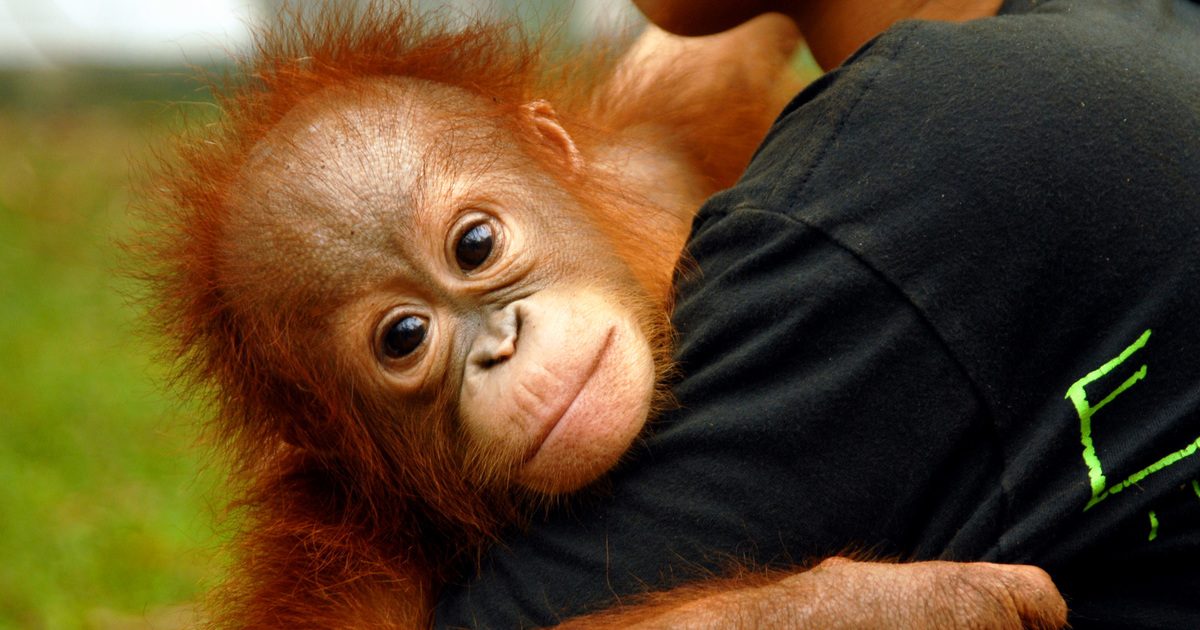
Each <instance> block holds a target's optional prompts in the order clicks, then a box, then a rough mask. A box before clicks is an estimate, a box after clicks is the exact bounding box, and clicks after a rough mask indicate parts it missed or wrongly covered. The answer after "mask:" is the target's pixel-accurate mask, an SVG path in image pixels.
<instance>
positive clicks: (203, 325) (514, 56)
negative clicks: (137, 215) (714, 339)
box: [144, 5, 774, 628]
mask: <svg viewBox="0 0 1200 630" xmlns="http://www.w3.org/2000/svg"><path fill="white" fill-rule="evenodd" d="M257 41H258V43H257V46H256V49H255V54H254V56H253V57H252V58H251V59H250V60H248V61H245V62H244V63H243V65H242V66H241V68H240V70H241V72H240V78H236V79H232V80H225V81H216V82H214V83H215V88H216V90H215V92H216V98H217V103H218V105H219V108H220V111H221V114H222V115H221V120H220V121H219V123H217V124H215V125H211V126H209V127H208V128H205V129H195V130H192V131H188V132H185V133H183V134H181V135H180V137H179V138H178V139H177V142H176V144H175V151H174V154H173V155H170V156H168V157H167V159H165V160H163V162H162V164H161V165H159V166H157V167H155V168H154V170H153V171H152V172H151V175H150V181H149V182H148V184H147V190H149V191H152V196H153V197H155V199H154V200H153V201H151V203H150V204H149V208H150V210H148V214H149V217H148V218H149V220H150V222H151V223H152V224H153V225H156V226H157V227H156V228H155V231H154V232H153V233H151V234H148V235H146V238H145V240H144V243H145V244H146V246H147V252H148V254H147V260H148V263H147V264H148V265H149V266H150V271H149V272H148V276H149V281H150V292H151V293H152V295H153V296H154V299H155V301H156V302H155V308H154V311H153V312H152V314H151V316H152V317H153V318H155V321H156V322H157V324H158V325H159V326H160V327H161V329H162V332H163V333H164V336H165V337H166V338H167V339H169V340H171V343H172V345H171V349H170V354H171V358H172V360H173V361H174V362H175V363H176V365H177V366H178V374H179V378H180V379H182V380H183V381H184V382H186V383H190V384H191V385H192V387H194V388H196V389H197V390H199V391H200V392H202V394H204V395H205V396H207V398H208V400H209V401H210V402H211V404H212V407H213V411H214V420H213V422H212V425H211V427H212V432H213V434H214V436H215V437H216V439H217V442H218V448H219V449H221V450H222V452H225V453H227V454H228V456H229V458H230V464H231V483H232V485H233V489H234V495H235V497H236V500H235V505H236V506H238V507H240V508H241V509H242V510H243V514H244V519H243V523H244V524H243V525H242V531H241V533H240V534H239V535H238V536H237V537H236V539H235V541H234V544H235V546H236V549H235V554H236V557H237V559H238V560H237V565H236V566H235V568H234V570H233V571H232V572H231V575H230V577H229V580H228V582H227V584H226V585H225V586H224V587H222V588H221V589H219V590H218V591H217V593H216V594H215V600H214V603H213V608H214V611H215V612H214V613H213V614H214V616H213V618H212V620H211V623H212V624H213V625H216V626H220V627H239V628H259V627H261V628H280V627H283V628H300V627H311V628H331V627H338V628H358V627H362V628H367V627H419V626H423V625H426V624H427V614H428V610H429V606H430V603H431V601H432V597H434V595H435V593H436V587H437V585H438V584H439V583H440V582H442V581H443V580H444V579H446V578H447V577H448V576H449V575H451V574H453V573H454V572H455V571H458V570H461V569H463V568H464V567H468V566H470V564H471V563H472V562H473V561H474V560H475V559H476V557H477V555H478V554H479V553H480V552H481V550H482V549H483V548H485V547H486V546H487V545H488V544H490V543H492V542H493V541H494V540H495V538H496V536H497V535H498V534H499V532H500V531H501V529H502V527H504V526H505V525H506V524H510V523H513V522H515V521H518V520H519V518H520V514H521V513H522V511H523V508H522V507H521V505H522V504H523V503H524V501H523V499H522V498H521V497H514V496H511V493H497V492H495V491H494V489H492V488H488V487H486V486H485V485H481V484H480V483H478V482H477V481H476V480H473V479H472V478H471V476H470V475H465V474H462V467H463V466H464V465H466V463H465V462H464V461H463V455H462V453H461V452H459V450H458V449H457V448H456V447H455V445H456V444H457V443H459V442H461V439H459V437H458V436H457V435H456V431H457V430H458V429H457V427H455V426H454V424H453V423H452V422H450V418H451V417H452V415H453V408H454V405H453V401H452V400H450V399H449V398H448V397H447V396H448V394H447V393H446V392H442V396H441V397H440V398H439V399H438V400H436V401H433V402H432V403H431V404H429V405H427V406H425V407H424V408H423V409H422V410H419V411H418V410H412V409H406V408H403V407H402V406H398V405H397V404H396V401H394V400H390V399H388V398H387V397H386V396H383V395H379V394H373V393H371V392H369V391H364V390H362V389H361V388H359V387H357V386H356V383H355V382H354V379H353V378H351V377H350V376H349V374H350V370H349V369H344V368H339V367H338V365H337V363H336V360H335V359H333V358H332V357H333V353H332V351H331V350H330V349H329V347H328V343H327V338H326V337H325V336H324V335H323V334H322V330H323V325H322V322H323V319H324V318H325V317H326V315H327V314H328V312H329V311H328V308H329V306H328V305H329V301H328V299H327V298H328V296H323V297H322V296H316V295H314V294H312V292H311V291H309V290H307V289H306V288H305V287H288V286H286V283H284V285H285V286H284V287H283V288H281V289H279V290H278V291H275V292H273V293H272V294H271V296H270V297H267V296H266V295H265V294H266V292H265V291H255V290H254V288H255V287H265V286H268V285H272V284H279V283H278V282H276V281H277V280H278V278H271V277H262V276H261V275H259V276H254V275H246V273H247V272H245V270H244V269H242V268H241V267H240V266H239V265H238V264H237V263H238V260H237V258H238V254H237V252H236V251H231V248H230V243H229V240H230V238H229V235H228V233H227V232H228V229H229V227H228V216H229V213H230V212H231V211H232V210H231V208H233V207H235V205H236V200H234V199H232V197H231V195H232V194H233V192H232V191H234V190H235V188H236V185H237V182H238V180H239V177H242V176H243V174H244V171H245V169H246V164H247V160H248V156H249V155H250V154H251V152H252V151H253V149H254V148H255V147H257V146H259V145H260V143H262V142H263V141H264V139H265V138H266V137H267V136H268V134H269V133H270V131H271V130H272V129H273V128H275V126H276V125H277V124H278V123H279V122H280V120H281V119H282V118H283V117H284V116H285V115H287V114H288V112H290V111H292V110H293V109H294V108H296V107H297V106H298V105H299V104H301V103H303V102H305V101H308V100H309V99H311V98H312V97H314V95H317V94H319V93H322V92H323V91H326V90H329V89H331V88H347V89H353V88H354V86H355V85H357V84H359V83H360V82H362V81H364V80H366V79H371V78H374V77H394V76H401V77H411V78H416V79H423V80H427V81H433V82H438V83H443V84H447V85H451V86H457V87H459V88H462V89H465V90H468V91H469V92H472V93H475V94H479V95H482V96H485V97H488V98H490V99H491V100H492V102H493V103H495V112H496V115H497V116H499V117H501V118H503V117H506V116H507V117H512V116H513V115H515V112H516V111H517V108H518V107H519V106H520V105H521V104H523V103H527V102H529V101H532V100H535V99H541V98H544V99H547V100H550V101H552V102H553V103H554V104H555V106H556V107H557V108H558V109H559V111H560V113H561V115H562V120H563V125H564V127H565V128H566V129H567V130H568V131H569V132H570V133H571V135H572V136H573V137H574V138H575V139H576V141H577V143H578V144H579V145H580V149H581V151H583V152H584V153H585V154H586V153H587V152H589V151H592V150H593V149H594V148H595V147H597V146H599V145H600V144H602V143H603V142H604V141H605V138H606V137H607V136H609V135H611V134H612V133H614V132H617V131H621V130H622V129H626V128H629V127H633V126H636V125H638V124H641V123H644V121H645V120H646V119H648V118H651V117H658V118H657V119H656V123H657V124H658V127H659V129H660V130H659V131H655V132H654V134H655V135H653V138H652V141H654V142H661V143H672V142H678V143H679V145H680V147H681V150H684V151H685V152H686V155H687V159H688V160H690V161H691V162H692V163H693V164H694V165H695V167H696V168H697V169H699V170H700V172H702V173H704V174H705V175H706V179H705V181H704V182H703V183H702V190H700V191H697V194H698V195H707V194H709V193H711V192H714V191H715V190H717V189H719V188H722V187H725V186H728V185H729V184H731V183H732V182H733V180H734V178H735V177H736V176H737V174H738V173H740V171H741V170H742V168H743V167H744V166H745V164H746V163H747V162H748V160H749V157H750V154H751V152H752V150H753V148H754V146H755V145H756V143H757V141H758V139H759V138H761V136H762V135H763V133H764V132H765V130H766V127H767V125H768V124H769V122H770V119H771V117H772V115H773V113H774V112H773V111H771V108H770V107H764V106H763V104H762V103H755V102H750V101H749V100H747V99H743V100H738V99H737V98H735V97H736V96H737V95H736V94H731V95H730V99H729V102H727V103H722V105H721V107H722V108H723V110H724V112H725V114H728V115H724V114H723V117H714V116H711V115H703V114H701V113H700V112H701V110H705V109H708V108H710V107H711V106H712V105H711V103H704V102H697V103H691V104H686V105H679V104H678V103H677V102H676V101H677V99H678V93H679V92H680V90H683V89H684V86H685V85H687V84H688V83H689V82H690V81H692V80H693V79H694V78H695V77H688V76H686V75H685V74H679V75H677V76H673V77H672V76H669V75H663V76H662V77H661V80H660V81H658V82H656V83H655V84H654V85H641V86H637V87H635V88H630V89H625V90H618V89H613V88H612V85H613V84H612V83H611V82H609V81H610V79H609V75H608V74H607V73H606V68H609V67H610V64H611V59H612V58H613V56H612V55H611V54H608V53H607V52H605V51H603V50H601V51H600V52H598V53H597V52H592V53H589V54H585V55H581V56H579V57H578V58H573V59H566V60H562V61H561V62H555V63H548V62H546V59H547V58H549V57H550V53H549V51H550V48H549V45H548V44H547V43H546V42H537V43H530V41H529V40H528V38H526V37H525V36H524V34H523V33H521V31H520V29H519V28H517V27H515V26H512V25H502V24H483V23H481V24H474V25H470V26H467V27H466V28H462V29H452V28H449V27H448V26H446V25H445V24H441V23H439V22H438V20H437V19H435V18H430V17H429V16H423V17H418V16H416V15H414V14H413V13H411V12H409V11H408V10H405V9H403V8H400V9H383V8H381V6H380V5H371V6H370V8H368V10H367V11H366V12H365V13H363V14H359V15H351V14H348V13H344V12H338V11H336V10H330V9H327V10H325V11H324V12H323V13H321V14H320V15H318V16H317V17H315V18H303V17H300V16H299V14H296V15H294V16H292V17H291V19H290V20H289V21H288V22H287V24H286V25H285V26H280V27H277V28H275V29H271V30H265V31H263V32H261V33H260V34H259V38H258V40H257ZM580 76H584V77H590V79H588V80H583V81H581V80H579V79H578V77H580ZM672 95H675V96H674V98H672ZM697 138H702V139H703V141H702V142H697V140H696V139H697ZM526 150H528V151H530V153H531V155H533V156H534V157H535V158H537V159H539V160H542V161H543V162H544V161H546V160H549V159H550V157H548V156H545V155H541V154H540V153H539V150H538V149H537V148H536V147H533V146H530V147H526ZM548 170H550V171H551V172H552V173H554V174H555V176H556V177H558V178H559V181H560V183H561V185H562V186H563V187H564V188H565V189H567V190H570V191H571V192H572V194H574V195H576V196H578V197H579V198H581V199H583V200H584V205H585V206H586V207H589V208H593V209H595V212H596V213H597V216H596V217H595V218H596V221H597V223H598V224H599V225H600V226H601V227H602V229H603V230H604V231H605V234H606V235H607V236H608V238H609V239H610V240H611V241H612V246H613V247H615V248H616V250H617V251H618V252H620V253H621V255H622V257H623V258H624V259H625V260H628V261H630V264H631V266H632V268H633V273H634V275H635V276H636V277H637V280H638V281H639V283H640V285H641V286H642V287H643V288H644V289H645V290H646V291H647V292H649V293H650V294H652V295H654V296H657V302H658V305H659V307H658V308H657V309H656V310H655V311H654V312H648V313H645V314H644V319H645V320H646V322H645V324H646V326H647V328H649V329H650V330H652V331H655V332H654V333H653V334H652V336H653V337H654V338H656V339H658V342H657V346H658V347H657V348H656V352H657V354H658V355H659V357H658V358H659V362H660V363H662V364H664V365H665V363H666V358H667V356H668V354H669V343H668V339H669V335H668V326H667V320H666V312H667V306H666V305H667V303H668V302H669V292H670V278H671V272H672V269H673V268H674V266H675V263H676V259H677V257H678V254H679V252H678V247H677V246H672V247H663V248H661V250H658V251H649V252H648V251H647V250H646V243H647V242H670V236H669V235H667V234H660V233H655V232H650V233H647V232H646V230H641V231H634V230H631V229H630V226H631V225H643V224H644V223H645V222H644V221H643V222H639V221H638V216H639V214H645V213H646V212H667V211H672V210H671V209H664V208H655V207H654V206H653V204H650V203H649V202H648V201H647V200H646V199H644V198H642V197H640V196H638V195H636V194H632V193H630V192H628V191H627V190H625V189H624V188H623V187H622V186H621V182H620V181H619V179H618V178H614V177H612V176H605V175H603V174H598V173H595V172H585V173H583V174H582V175H580V174H565V173H559V172H558V171H556V170H554V169H548ZM560 170H561V169H560ZM241 288H246V290H235V289H241ZM280 291H282V293H280ZM281 305H286V308H284V307H282V306H281ZM414 414H419V417H414ZM385 420H386V421H385Z"/></svg>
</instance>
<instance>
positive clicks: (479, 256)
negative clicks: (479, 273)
mask: <svg viewBox="0 0 1200 630" xmlns="http://www.w3.org/2000/svg"><path fill="white" fill-rule="evenodd" d="M492 245H493V236H492V226H490V225H488V224H487V223H478V224H476V225H475V226H473V227H472V228H471V229H469V230H467V231H466V232H464V233H463V235H462V236H461V237H460V238H459V239H458V245H456V246H455V248H454V257H455V259H456V260H457V261H458V266H459V268H460V269H462V270H463V271H473V270H475V269H477V268H478V267H479V266H480V265H482V264H483V263H485V262H487V259H488V256H491V255H492Z"/></svg>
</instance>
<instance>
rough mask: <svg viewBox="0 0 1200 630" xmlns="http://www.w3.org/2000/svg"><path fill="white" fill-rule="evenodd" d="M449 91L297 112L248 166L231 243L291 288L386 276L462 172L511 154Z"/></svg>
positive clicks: (386, 87) (374, 87)
mask: <svg viewBox="0 0 1200 630" xmlns="http://www.w3.org/2000/svg"><path fill="white" fill-rule="evenodd" d="M456 90H457V89H456V88H451V87H447V86H438V85H435V84H430V83H427V82H421V81H416V80H405V81H396V80H393V81H387V82H383V81H380V82H375V83H366V84H363V85H359V86H355V87H353V88H337V89H331V90H327V91H326V92H323V93H321V94H319V95H317V96H316V97H314V98H312V99H309V100H308V101H306V102H304V103H302V104H301V105H300V106H298V107H297V108H296V109H295V110H293V111H292V112H291V113H289V114H288V115H287V116H286V117H285V118H284V119H283V120H282V121H281V122H280V123H279V124H278V125H277V127H276V128H275V129H274V130H272V132H271V133H270V134H268V136H267V137H266V138H265V139H264V140H263V141H262V142H260V143H259V145H258V146H256V147H255V149H254V150H253V151H252V153H251V155H250V156H249V158H248V160H247V163H246V167H245V168H244V169H243V179H242V183H241V185H240V186H239V187H238V189H239V194H238V195H237V201H236V202H235V204H234V205H235V206H236V207H235V212H234V213H233V216H231V217H230V234H231V236H232V237H233V238H235V239H237V240H239V241H241V245H242V246H243V247H245V248H246V249H248V250H249V251H250V252H251V256H252V258H254V259H258V260H257V262H258V264H261V265H264V266H270V267H275V268H290V269H293V270H296V272H297V273H303V274H305V275H306V277H305V278H297V279H295V281H299V282H304V283H319V284H327V285H328V284H338V283H339V278H347V277H352V278H356V279H358V281H359V282H361V283H370V282H372V281H373V280H374V278H373V276H379V277H385V276H387V275H394V274H395V272H396V271H397V269H395V268H394V266H395V265H400V264H404V263H403V261H405V260H413V259H414V258H416V257H414V256H413V255H412V253H411V249H412V248H413V247H415V246H417V242H416V241H418V240H419V239H420V238H422V234H421V233H420V231H419V230H417V229H416V227H417V226H420V225H425V224H428V223H430V222H431V217H430V216H428V215H430V214H431V213H433V212H434V210H433V209H436V208H439V207H443V206H445V205H446V203H447V199H450V198H453V197H454V196H455V195H456V194H457V192H458V190H457V189H458V187H460V186H461V185H462V184H463V173H464V171H465V172H472V170H474V171H475V172H484V171H487V170H489V168H490V167H492V166H494V165H495V158H494V157H493V156H494V155H495V152H496V149H495V147H497V146H501V145H504V146H511V142H508V143H502V142H499V140H500V138H499V137H498V134H501V133H503V129H502V128H500V127H499V126H498V125H496V124H494V123H492V122H491V120H492V118H491V117H490V116H486V115H480V113H478V112H475V115H474V116H472V115H470V114H471V113H472V112H471V111H470V110H472V109H475V108H474V107H473V106H472V101H473V100H474V99H478V98H479V97H477V96H470V97H465V96H464V95H465V94H466V93H465V92H464V93H463V94H459V95H456V94H453V93H451V92H452V91H456ZM457 91H461V90H457ZM454 97H457V101H456V100H455V98H454ZM472 162H474V164H472ZM239 249H240V247H239ZM372 271H375V272H376V273H372ZM409 271H410V272H411V270H409ZM339 286H340V285H339Z"/></svg>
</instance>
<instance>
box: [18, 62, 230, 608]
mask: <svg viewBox="0 0 1200 630" xmlns="http://www.w3.org/2000/svg"><path fill="white" fill-rule="evenodd" d="M0 99H3V100H2V101H0V630H2V629H7V628H118V627H120V628H137V627H140V628H147V627H151V624H152V625H153V627H158V628H162V627H169V626H171V625H172V624H175V623H177V620H176V619H174V618H173V617H172V616H171V615H164V613H163V612H162V611H164V610H166V611H171V610H175V609H176V608H177V607H179V606H184V607H186V606H187V604H188V602H190V601H192V600H193V599H194V598H195V597H196V596H197V591H198V589H199V588H200V587H201V584H200V583H201V582H202V581H203V580H204V579H206V577H208V576H211V575H212V572H213V571H212V569H211V568H210V567H211V566H212V565H213V554H212V550H213V548H214V546H215V545H216V544H217V543H216V542H215V541H214V539H213V536H212V534H211V525H210V523H211V521H212V519H213V508H212V503H211V502H212V501H214V500H215V499H214V498H213V494H212V493H213V489H212V479H213V478H214V477H215V476H216V475H215V474H212V473H209V474H205V473H204V471H203V469H202V467H201V460H200V458H199V455H198V453H199V451H198V450H197V449H194V448H193V443H194V441H195V440H196V433H195V427H194V425H195V419H194V417H193V416H194V414H195V412H194V411H193V410H190V409H188V408H186V407H181V406H179V405H177V404H174V403H172V402H170V400H171V399H170V396H169V395H168V394H166V393H165V392H163V391H162V387H163V378H162V370H161V369H160V368H159V367H157V366H155V365H154V363H153V362H152V361H151V360H150V359H149V354H150V348H149V346H148V345H147V344H146V343H145V342H144V341H143V340H140V339H139V338H138V335H137V334H136V333H135V326H136V323H135V322H134V315H133V309H132V308H131V306H130V305H129V304H128V303H127V300H126V299H125V298H124V297H123V295H127V294H129V293H130V292H132V291H133V290H134V287H132V286H131V282H130V281H129V280H128V279H126V278H124V277H122V276H121V275H120V274H119V273H116V270H117V269H118V267H119V265H120V262H119V261H120V258H121V256H122V254H121V252H120V250H119V248H117V247H116V246H115V242H116V241H119V240H121V239H123V238H125V237H126V236H127V235H128V234H129V232H130V230H131V229H132V225H131V223H132V220H131V219H130V217H129V216H128V210H129V204H130V191H129V188H130V184H129V182H130V176H129V164H130V161H131V159H133V160H137V159H140V158H141V157H142V156H144V155H145V154H146V152H147V150H148V147H149V146H150V144H151V138H153V137H155V136H156V135H159V134H161V132H162V130H163V129H164V128H165V127H167V126H170V125H173V124H175V123H174V121H175V117H174V115H173V114H172V112H174V111H176V110H175V109H173V108H170V107H167V106H165V105H163V104H162V103H166V102H171V101H179V100H196V99H197V94H196V93H193V92H191V90H190V88H189V87H187V86H186V84H184V83H183V82H181V81H180V80H179V79H178V78H177V77H175V76H169V75H146V74H138V73H119V72H111V71H109V72H104V71H98V70H92V71H76V72H56V73H53V74H39V75H18V74H7V75H0ZM147 620H149V623H148V621H147Z"/></svg>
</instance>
